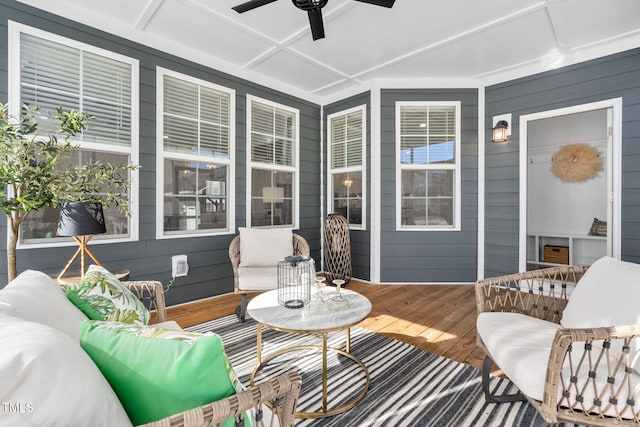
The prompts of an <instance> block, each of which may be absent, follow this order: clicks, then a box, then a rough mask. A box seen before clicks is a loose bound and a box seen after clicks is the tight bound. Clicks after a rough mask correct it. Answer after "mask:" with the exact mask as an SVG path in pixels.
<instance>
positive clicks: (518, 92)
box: [485, 49, 640, 277]
mask: <svg viewBox="0 0 640 427" xmlns="http://www.w3.org/2000/svg"><path fill="white" fill-rule="evenodd" d="M619 97H622V98H623V102H622V104H623V107H622V155H623V160H622V195H621V196H622V258H623V259H624V260H627V261H633V262H640V49H634V50H631V51H627V52H622V53H619V54H615V55H611V56H606V57H603V58H598V59H595V60H592V61H588V62H584V63H580V64H576V65H572V66H568V67H564V68H560V69H557V70H554V71H549V72H545V73H541V74H536V75H533V76H528V77H525V78H521V79H518V80H513V81H509V82H506V83H501V84H498V85H495V86H490V87H487V89H486V110H485V111H486V122H485V123H487V126H486V140H487V141H491V134H490V131H491V130H490V125H491V118H492V116H494V115H497V114H503V113H512V114H513V116H512V121H513V123H512V124H511V125H510V126H512V129H511V136H510V137H509V141H508V142H507V143H506V144H491V143H487V145H486V192H485V194H486V196H485V216H486V222H485V224H486V225H485V226H486V229H485V276H486V277H492V276H498V275H501V274H508V273H513V272H516V271H518V251H519V246H518V232H519V229H518V224H519V185H520V184H519V167H520V165H519V151H520V150H519V137H518V135H519V123H520V116H521V115H523V114H531V113H536V112H540V111H546V110H552V109H556V108H563V107H569V106H573V105H580V104H585V103H589V102H596V101H601V100H605V99H612V98H619Z"/></svg>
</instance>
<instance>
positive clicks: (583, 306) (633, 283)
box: [560, 257, 640, 352]
mask: <svg viewBox="0 0 640 427" xmlns="http://www.w3.org/2000/svg"><path fill="white" fill-rule="evenodd" d="M638 301H640V265H638V264H634V263H630V262H624V261H620V260H617V259H614V258H611V257H603V258H600V259H599V260H597V261H596V262H594V263H593V264H592V265H591V267H589V270H587V272H586V273H585V274H584V276H582V279H580V281H579V282H578V284H577V286H576V288H575V289H574V291H573V293H572V294H571V298H569V302H568V303H567V307H566V308H565V309H564V312H563V313H562V320H561V322H560V324H561V325H562V326H564V327H565V328H596V327H607V326H615V325H631V324H640V304H638ZM638 350H640V340H638V339H637V338H636V339H634V340H633V342H632V351H634V352H636V351H638Z"/></svg>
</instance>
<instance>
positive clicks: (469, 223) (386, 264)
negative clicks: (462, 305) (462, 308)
mask: <svg viewBox="0 0 640 427" xmlns="http://www.w3.org/2000/svg"><path fill="white" fill-rule="evenodd" d="M397 101H460V102H461V105H462V114H461V116H462V123H461V125H462V126H461V128H462V135H461V137H462V141H461V143H462V145H461V146H462V159H461V161H462V164H461V165H462V168H461V172H462V189H461V190H462V191H461V194H462V227H461V231H418V232H407V231H396V153H395V147H396V141H395V126H396V123H395V104H396V102H397ZM381 127H382V134H381V141H382V147H381V150H382V151H381V163H382V165H381V166H382V167H381V192H382V193H381V202H382V205H381V207H382V212H381V215H382V222H381V235H380V238H381V268H380V278H381V280H382V281H383V282H473V281H475V280H476V278H477V268H476V266H477V252H478V251H477V231H478V209H477V205H478V91H477V90H476V89H401V90H400V89H398V90H383V91H382V94H381Z"/></svg>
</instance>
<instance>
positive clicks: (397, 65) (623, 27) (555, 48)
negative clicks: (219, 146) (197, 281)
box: [21, 0, 640, 103]
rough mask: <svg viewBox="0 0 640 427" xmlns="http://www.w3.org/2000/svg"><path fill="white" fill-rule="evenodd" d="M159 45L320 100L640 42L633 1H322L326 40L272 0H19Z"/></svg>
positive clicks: (476, 80) (283, 0)
mask: <svg viewBox="0 0 640 427" xmlns="http://www.w3.org/2000/svg"><path fill="white" fill-rule="evenodd" d="M21 1H22V2H23V3H26V4H29V5H31V6H34V7H37V8H40V9H44V10H47V11H49V12H52V13H54V14H57V15H61V16H64V17H66V18H69V19H72V20H75V21H78V22H81V23H83V24H87V25H89V26H92V27H96V28H99V29H102V30H104V31H107V32H110V33H113V34H116V35H119V36H122V37H125V38H127V39H131V40H134V41H137V42H139V43H142V44H145V45H148V46H151V47H155V48H157V49H160V50H163V51H165V52H168V53H171V54H175V55H178V56H181V57H183V58H187V59H189V60H192V61H195V62H198V63H201V64H204V65H207V66H210V67H212V68H215V69H218V70H220V71H224V72H227V73H231V74H234V75H237V76H240V77H243V78H246V79H248V80H252V81H255V82H257V83H261V84H265V85H267V86H270V87H273V88H276V89H279V90H283V91H285V92H287V93H290V94H293V95H296V96H300V97H302V98H305V99H309V100H311V101H314V102H318V103H327V102H331V101H334V100H337V99H340V98H341V97H344V96H348V95H349V94H352V93H357V92H359V91H362V90H363V89H366V88H369V87H372V86H373V85H378V86H384V87H398V86H400V87H402V86H406V87H436V86H443V85H456V86H477V85H483V84H492V83H496V82H500V81H505V80H509V79H511V78H515V77H520V76H523V75H527V74H532V73H535V72H539V71H544V70H548V69H552V68H557V67H559V66H563V65H566V64H571V63H576V62H580V61H584V60H588V59H592V58H595V57H599V56H603V55H607V54H610V53H615V52H619V51H622V50H627V49H631V48H635V47H640V0H543V1H539V0H440V1H431V0H396V3H395V5H394V6H393V8H392V9H388V8H384V7H378V6H372V5H369V4H365V3H360V2H357V1H353V0H330V1H329V2H328V4H327V6H326V7H325V8H324V9H323V15H324V22H325V33H326V38H324V39H321V40H318V41H315V42H314V41H312V39H311V34H310V31H309V24H308V20H307V15H306V13H305V12H303V11H301V10H298V9H296V8H295V6H294V5H293V4H292V2H291V1H289V0H278V1H276V2H274V3H271V4H268V5H265V6H262V7H259V8H257V9H254V10H252V11H249V12H246V13H243V14H238V13H237V12H235V11H233V10H232V9H231V7H232V6H235V5H238V4H240V3H243V2H244V1H245V0H137V1H132V0H109V1H104V0H56V1H51V0H21Z"/></svg>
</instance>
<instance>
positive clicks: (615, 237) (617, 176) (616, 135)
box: [518, 98, 622, 272]
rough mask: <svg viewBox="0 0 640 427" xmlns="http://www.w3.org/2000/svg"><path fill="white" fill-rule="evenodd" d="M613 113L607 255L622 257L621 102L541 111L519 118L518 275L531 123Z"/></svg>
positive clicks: (523, 253) (522, 264)
mask: <svg viewBox="0 0 640 427" xmlns="http://www.w3.org/2000/svg"><path fill="white" fill-rule="evenodd" d="M609 108H610V109H611V112H612V114H611V120H610V123H609V126H610V127H609V130H608V137H607V159H608V161H609V165H608V166H611V167H607V187H608V190H609V195H608V200H609V204H608V206H607V217H608V218H607V220H608V221H609V232H608V233H607V234H608V236H607V253H609V254H610V255H611V256H612V257H614V258H616V259H620V257H621V225H622V224H621V220H622V197H621V194H622V98H612V99H607V100H604V101H597V102H590V103H587V104H580V105H574V106H571V107H564V108H557V109H554V110H547V111H540V112H538V113H532V114H525V115H522V116H520V134H519V138H520V233H519V267H518V268H519V271H520V272H524V271H526V269H527V199H528V194H527V170H528V163H527V153H528V147H529V144H528V141H527V134H528V123H529V122H530V121H533V120H540V119H548V118H551V117H558V116H564V115H567V114H575V113H584V112H588V111H593V110H605V109H609Z"/></svg>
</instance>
